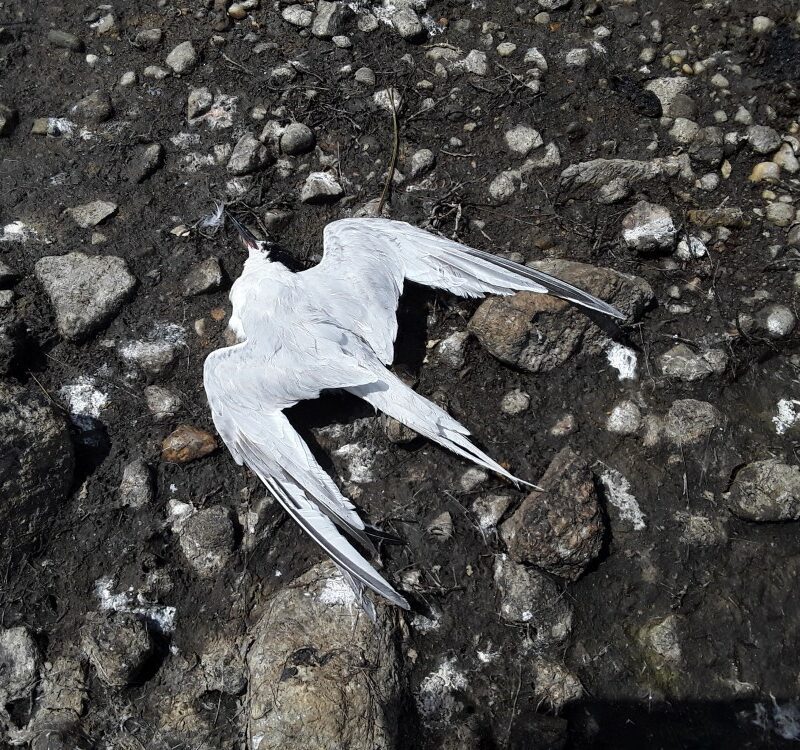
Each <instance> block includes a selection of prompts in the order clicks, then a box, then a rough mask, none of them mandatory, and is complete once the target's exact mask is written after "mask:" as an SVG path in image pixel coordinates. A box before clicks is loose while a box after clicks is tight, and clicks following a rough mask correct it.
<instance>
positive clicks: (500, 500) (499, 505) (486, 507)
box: [472, 495, 511, 531]
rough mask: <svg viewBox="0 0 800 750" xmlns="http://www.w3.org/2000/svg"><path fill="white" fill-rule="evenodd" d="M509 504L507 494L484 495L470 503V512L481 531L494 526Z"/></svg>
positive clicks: (509, 499) (509, 500)
mask: <svg viewBox="0 0 800 750" xmlns="http://www.w3.org/2000/svg"><path fill="white" fill-rule="evenodd" d="M510 506H511V498H510V497H509V496H508V495H485V496H483V497H479V498H478V499H477V500H475V502H474V503H472V512H473V513H474V514H475V517H476V518H477V520H478V526H480V528H481V530H482V531H489V530H490V529H493V528H495V526H497V524H498V523H499V522H500V519H501V518H502V517H503V516H504V515H505V513H506V511H507V510H508V509H509V507H510Z"/></svg>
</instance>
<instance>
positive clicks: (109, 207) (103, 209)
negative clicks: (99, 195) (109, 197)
mask: <svg viewBox="0 0 800 750" xmlns="http://www.w3.org/2000/svg"><path fill="white" fill-rule="evenodd" d="M116 210H117V204H116V203H112V202H111V201H92V202H91V203H84V204H83V205H81V206H75V208H68V209H67V210H66V212H65V213H66V214H67V215H68V216H69V217H70V218H71V219H72V220H73V221H74V222H75V223H76V224H77V225H78V226H79V227H82V228H83V229H91V228H92V227H95V226H97V225H98V224H100V222H102V221H104V220H105V219H107V218H108V217H109V216H111V215H112V214H114V213H116Z"/></svg>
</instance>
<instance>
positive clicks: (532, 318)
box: [469, 260, 654, 372]
mask: <svg viewBox="0 0 800 750" xmlns="http://www.w3.org/2000/svg"><path fill="white" fill-rule="evenodd" d="M530 265H531V267H533V268H536V269H537V270H540V271H544V272H545V273H549V274H551V275H553V276H556V277H557V278H560V279H563V280H564V281H567V282H568V283H570V284H574V285H575V286H577V287H579V288H581V289H585V290H586V291H588V292H590V293H591V294H593V295H595V296H596V297H599V298H600V299H604V300H606V301H608V302H610V303H611V304H612V305H614V306H615V307H616V308H617V309H618V310H620V311H621V312H622V313H623V314H624V315H626V316H627V318H628V319H629V320H637V319H638V318H639V317H640V316H641V314H642V312H644V309H645V308H646V307H647V306H648V305H649V304H650V303H651V302H652V300H653V297H654V295H653V290H652V288H651V287H650V285H649V284H648V283H647V282H646V281H645V280H644V279H640V278H637V277H635V276H628V275H626V274H621V273H618V272H616V271H613V270H611V269H608V268H598V267H594V266H589V265H586V264H583V263H573V262H570V261H565V260H549V261H539V262H536V263H531V264H530ZM469 330H470V331H471V332H472V333H474V334H475V335H476V337H477V338H478V340H479V341H480V342H481V344H482V345H483V346H484V347H485V348H486V350H487V351H489V353H490V354H492V355H493V356H495V357H497V358H498V359H499V360H500V361H501V362H505V363H506V364H510V365H512V366H514V367H519V368H521V369H523V370H526V371H528V372H548V371H550V370H552V369H554V368H556V367H559V366H561V365H562V364H564V362H566V361H567V360H568V359H569V358H570V357H571V356H573V355H575V354H577V353H578V352H581V353H583V354H593V353H600V351H602V349H603V346H604V345H606V344H607V342H608V338H607V337H606V335H605V334H604V333H603V331H602V330H601V329H600V328H599V327H598V326H597V325H595V324H594V323H593V322H592V321H591V320H590V319H589V318H588V317H587V316H586V315H585V314H584V313H583V312H581V311H580V310H579V309H577V308H575V307H574V306H572V305H570V304H569V303H567V302H565V301H563V300H560V299H558V298H556V297H551V296H548V295H542V294H535V293H533V292H518V293H517V294H514V295H511V296H508V297H489V298H488V299H487V300H485V301H484V302H483V303H482V304H481V306H480V307H479V308H478V310H477V311H476V312H475V314H474V315H473V316H472V319H471V320H470V322H469Z"/></svg>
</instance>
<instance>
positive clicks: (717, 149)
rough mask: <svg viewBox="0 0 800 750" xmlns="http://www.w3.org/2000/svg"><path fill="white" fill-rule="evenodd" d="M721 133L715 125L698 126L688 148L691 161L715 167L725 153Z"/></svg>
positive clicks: (720, 162)
mask: <svg viewBox="0 0 800 750" xmlns="http://www.w3.org/2000/svg"><path fill="white" fill-rule="evenodd" d="M723 145H724V141H723V133H722V130H721V129H720V128H718V127H716V126H711V127H708V128H700V130H698V131H697V135H695V137H694V139H693V140H692V142H691V144H690V145H689V148H688V153H689V156H691V158H692V161H695V162H699V163H700V164H704V165H706V166H708V167H711V168H712V169H716V168H717V167H719V165H720V164H722V159H723V157H724V155H725V153H724V149H723Z"/></svg>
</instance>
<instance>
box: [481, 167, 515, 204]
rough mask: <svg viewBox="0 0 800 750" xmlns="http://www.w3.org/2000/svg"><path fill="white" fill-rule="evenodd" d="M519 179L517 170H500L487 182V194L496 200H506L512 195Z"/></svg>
mask: <svg viewBox="0 0 800 750" xmlns="http://www.w3.org/2000/svg"><path fill="white" fill-rule="evenodd" d="M521 180H522V176H521V175H520V173H519V171H517V170H507V171H505V172H501V173H500V174H499V175H497V177H495V178H494V179H493V180H492V182H491V183H490V184H489V195H490V196H491V197H492V198H493V199H494V200H496V201H506V200H508V199H509V198H510V197H511V196H512V195H514V193H515V192H516V190H517V185H519V184H520V182H521Z"/></svg>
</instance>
